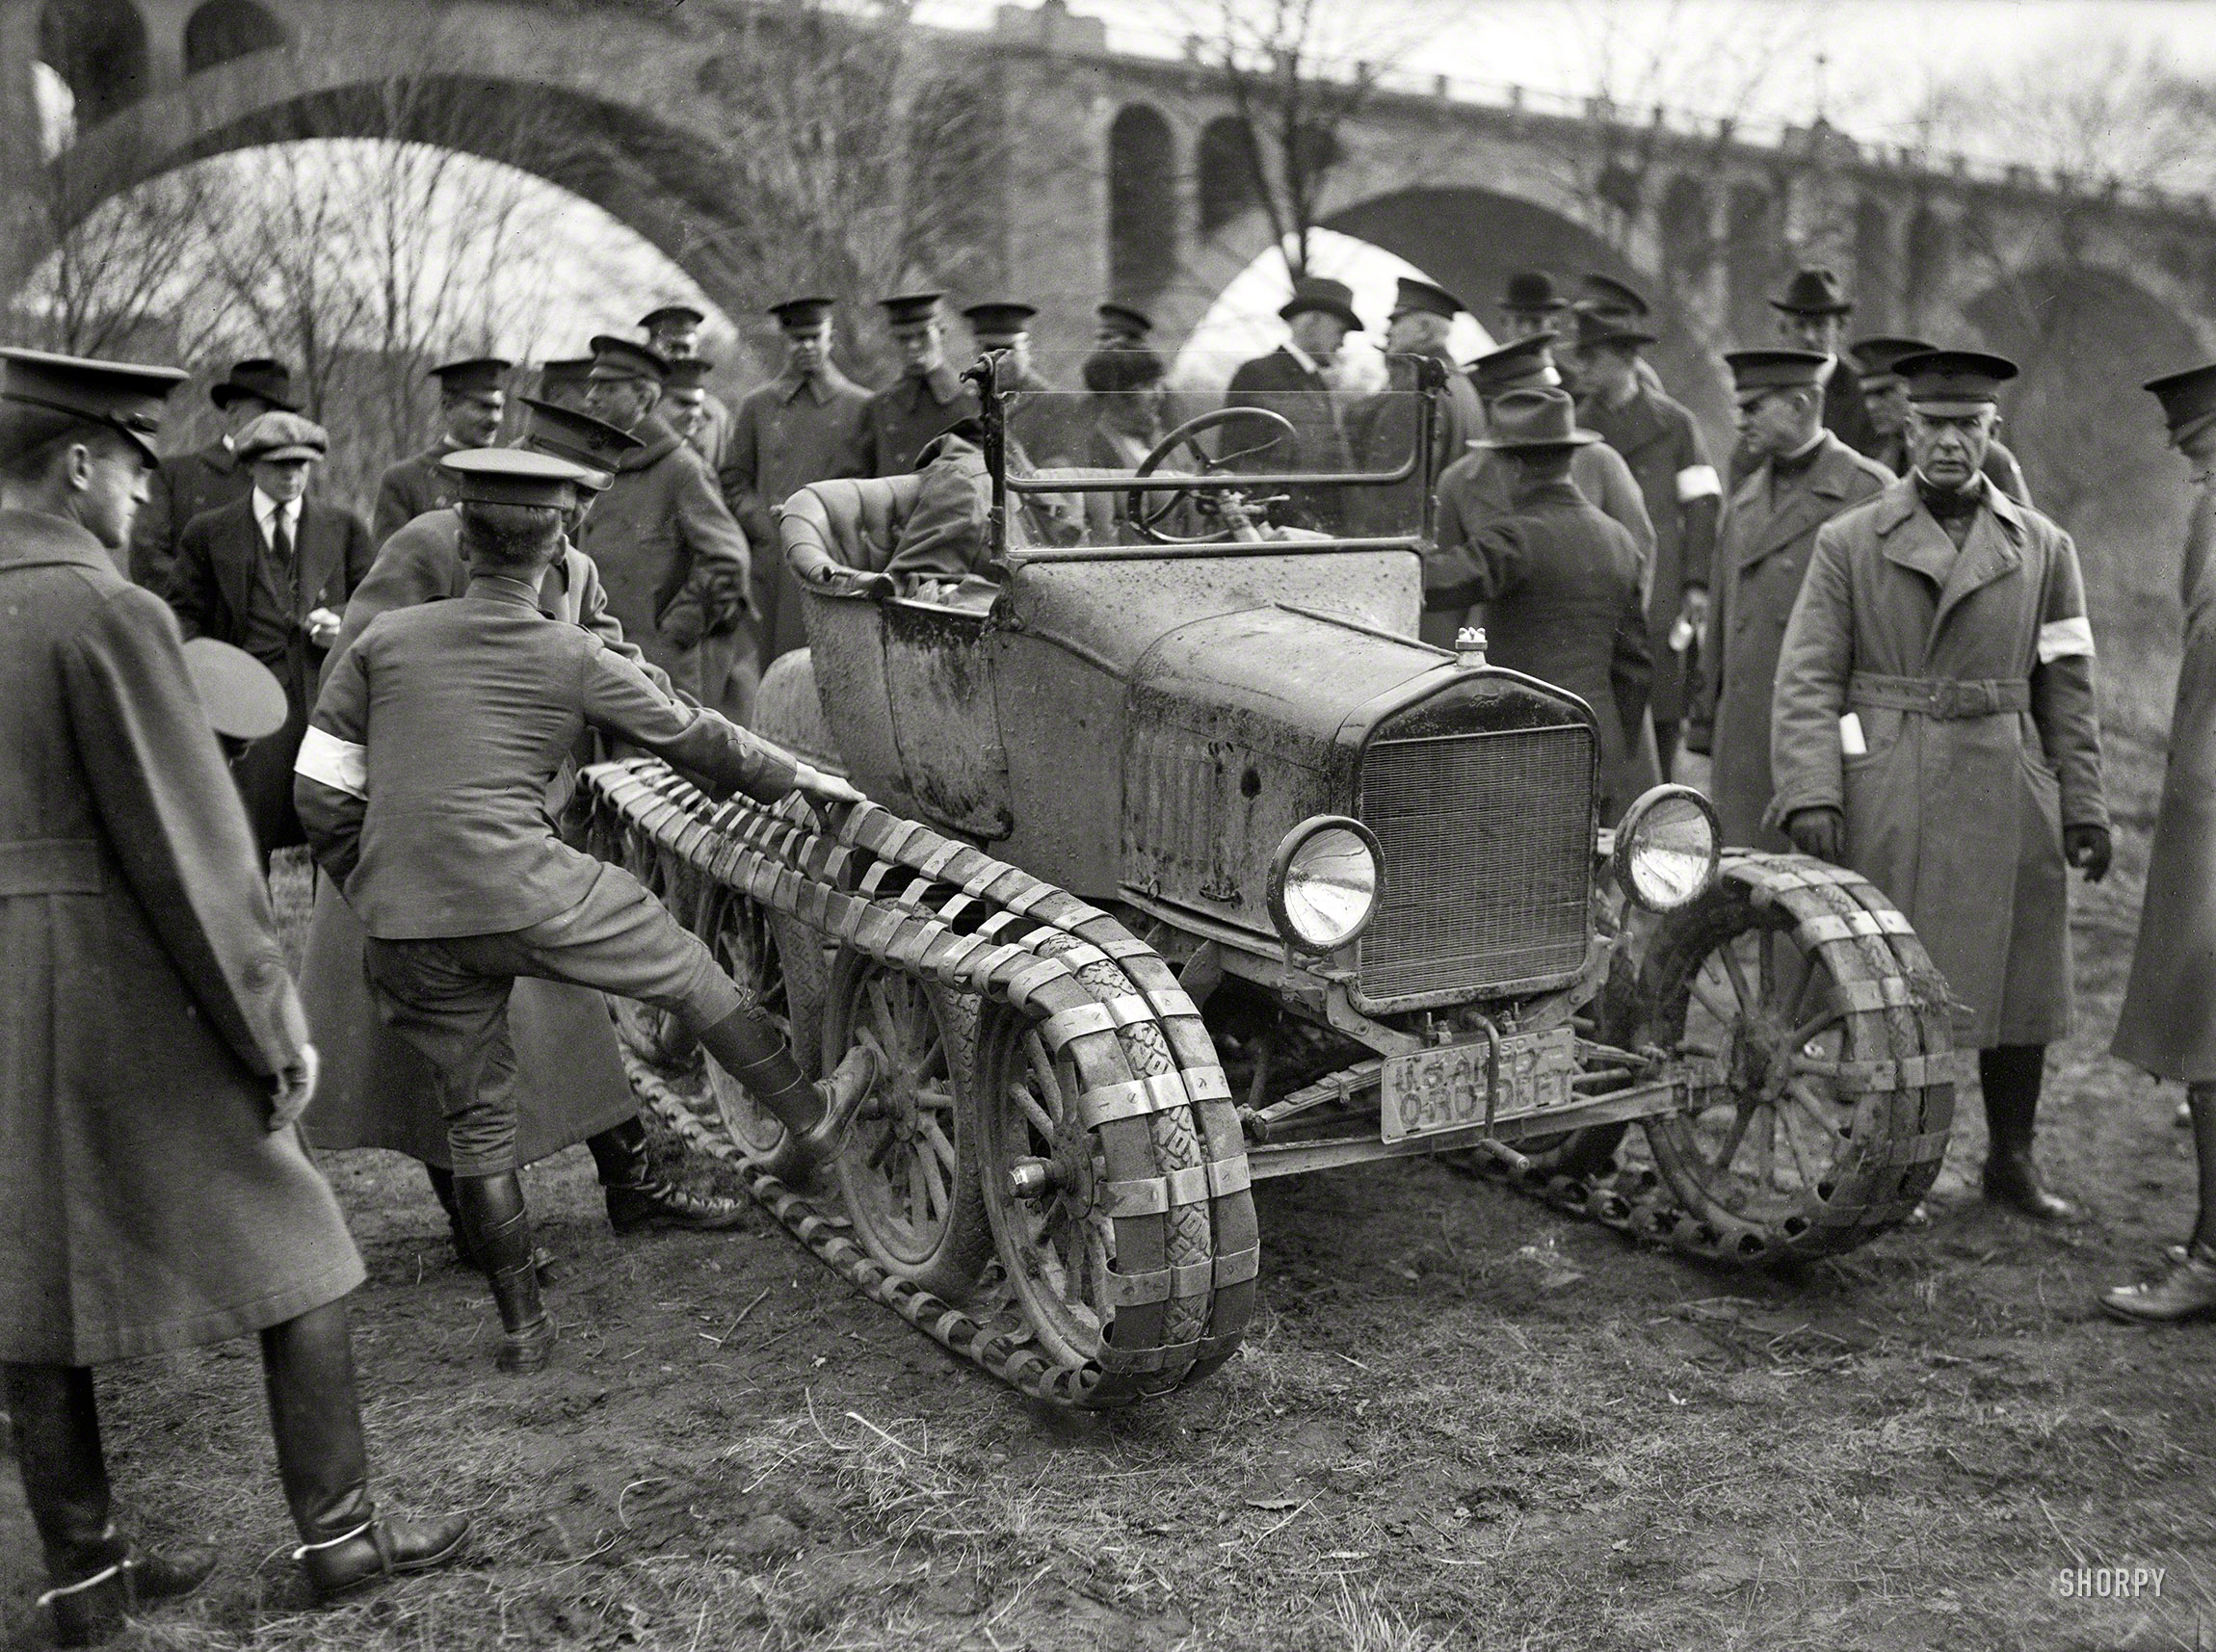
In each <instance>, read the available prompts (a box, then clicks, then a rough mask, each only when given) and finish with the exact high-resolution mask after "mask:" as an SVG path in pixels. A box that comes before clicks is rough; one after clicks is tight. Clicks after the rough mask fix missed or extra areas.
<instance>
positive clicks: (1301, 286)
mask: <svg viewBox="0 0 2216 1652" xmlns="http://www.w3.org/2000/svg"><path fill="white" fill-rule="evenodd" d="M1306 310H1320V311H1322V312H1323V313H1324V314H1325V315H1328V316H1336V317H1338V319H1339V320H1340V321H1342V322H1344V323H1345V324H1346V327H1347V330H1348V331H1349V332H1359V331H1361V330H1362V318H1361V317H1360V316H1359V315H1357V314H1356V313H1355V292H1354V289H1353V288H1352V287H1350V286H1348V285H1347V284H1346V283H1345V282H1344V281H1334V280H1332V278H1331V277H1330V276H1329V275H1303V276H1301V277H1300V278H1299V279H1298V280H1296V281H1295V282H1294V283H1293V296H1292V297H1291V298H1289V299H1287V300H1286V301H1285V302H1283V303H1282V304H1280V305H1279V306H1278V315H1279V318H1280V319H1282V320H1284V321H1291V320H1292V319H1293V317H1295V316H1297V315H1300V314H1301V313H1302V312H1303V311H1306Z"/></svg>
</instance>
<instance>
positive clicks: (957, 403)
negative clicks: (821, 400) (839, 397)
mask: <svg viewBox="0 0 2216 1652" xmlns="http://www.w3.org/2000/svg"><path fill="white" fill-rule="evenodd" d="M977 411H978V406H977V392H976V391H974V390H972V389H971V388H970V387H969V386H968V385H967V384H965V383H963V380H962V378H961V376H960V375H959V374H957V373H956V372H955V371H954V369H953V368H951V367H949V366H947V365H946V364H945V363H943V362H941V363H940V364H939V365H938V366H937V367H934V368H933V369H932V370H931V371H930V372H929V373H927V374H925V375H924V376H923V377H922V378H920V379H918V378H915V377H913V376H912V375H908V374H904V375H902V376H901V377H900V378H899V379H897V380H894V381H893V382H892V383H890V384H888V385H886V386H885V387H884V389H882V390H880V391H878V392H877V393H876V394H875V395H873V396H872V397H870V399H869V402H868V404H867V405H866V406H864V407H863V409H862V428H861V453H860V464H859V465H858V467H857V469H858V471H859V474H861V475H863V476H906V475H907V474H908V473H909V472H910V471H911V470H913V469H914V468H915V460H916V456H917V455H919V454H921V453H922V452H923V450H924V447H925V445H926V444H927V443H929V442H930V441H931V439H932V438H933V437H934V436H942V435H944V434H945V433H947V432H948V431H951V430H952V429H954V427H955V426H956V425H959V424H960V423H962V421H963V420H964V419H967V418H974V417H975V416H976V415H977ZM777 503H778V504H782V503H783V501H782V500H779V501H778V502H777Z"/></svg>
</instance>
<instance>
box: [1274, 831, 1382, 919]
mask: <svg viewBox="0 0 2216 1652" xmlns="http://www.w3.org/2000/svg"><path fill="white" fill-rule="evenodd" d="M1384 888H1385V862H1384V858H1383V856H1382V855H1380V853H1379V852H1378V840H1377V839H1376V838H1375V837H1374V836H1372V835H1371V834H1370V829H1369V827H1367V826H1363V825H1362V823H1361V822H1359V821H1357V820H1349V819H1348V818H1347V817H1346V816H1344V815H1318V816H1317V817H1316V818H1315V819H1313V820H1306V821H1303V822H1302V823H1301V824H1300V825H1299V826H1295V827H1293V829H1292V830H1291V831H1289V832H1287V833H1286V834H1285V840H1284V841H1283V842H1282V843H1280V844H1279V845H1278V856H1277V859H1276V860H1275V861H1274V862H1273V863H1272V864H1271V867H1270V920H1271V922H1273V923H1275V924H1276V925H1277V926H1278V932H1279V934H1281V935H1283V936H1284V937H1285V939H1286V940H1288V941H1290V942H1292V943H1293V945H1294V946H1296V947H1299V948H1300V949H1301V950H1302V951H1303V952H1311V953H1328V952H1334V951H1336V950H1337V949H1338V948H1340V947H1343V946H1345V945H1346V944H1347V942H1349V941H1351V940H1353V939H1354V938H1355V937H1356V936H1357V935H1359V934H1360V933H1361V932H1362V931H1364V930H1365V929H1367V928H1368V927H1369V921H1370V919H1371V917H1372V916H1374V915H1375V914H1376V912H1377V905H1378V898H1379V896H1380V895H1381V894H1382V893H1383V892H1384Z"/></svg>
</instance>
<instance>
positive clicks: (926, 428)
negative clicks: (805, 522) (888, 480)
mask: <svg viewBox="0 0 2216 1652" xmlns="http://www.w3.org/2000/svg"><path fill="white" fill-rule="evenodd" d="M977 411H978V407H977V395H976V392H974V391H973V390H971V389H970V387H969V386H968V385H967V384H964V383H963V381H962V380H961V378H960V377H959V376H958V375H957V374H956V373H955V371H954V369H953V368H951V367H949V366H947V365H946V364H945V363H944V362H941V363H939V365H938V366H937V367H934V368H933V369H932V370H931V371H930V372H929V373H926V374H924V375H923V376H922V377H921V378H917V377H915V376H913V375H911V374H903V375H902V376H901V378H900V379H899V380H897V381H896V382H894V383H892V384H888V385H886V386H885V387H884V389H883V390H880V391H878V392H877V393H876V394H875V395H873V396H872V397H870V399H869V403H868V406H867V407H866V408H865V409H864V411H863V415H862V430H861V450H860V453H859V455H858V463H857V467H856V468H857V473H858V474H859V475H862V476H906V475H907V474H908V473H909V472H910V471H911V470H913V469H914V468H915V460H916V456H917V455H919V454H921V453H922V452H923V450H924V447H925V445H926V444H927V443H929V442H930V441H931V439H932V438H933V437H934V436H941V435H944V434H945V433H947V432H948V431H950V430H952V429H954V427H955V426H956V425H958V424H960V423H961V422H962V421H963V420H964V419H966V418H971V417H973V416H975V414H976V413H977Z"/></svg>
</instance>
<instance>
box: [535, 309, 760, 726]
mask: <svg viewBox="0 0 2216 1652" xmlns="http://www.w3.org/2000/svg"><path fill="white" fill-rule="evenodd" d="M669 377H670V364H669V362H668V361H667V360H666V359H665V358H664V357H662V356H661V355H660V354H656V353H655V352H654V351H651V350H648V349H647V348H646V346H645V345H641V344H634V343H632V342H631V341H630V340H629V339H626V338H614V337H609V336H605V335H603V336H601V337H598V338H595V339H594V341H593V380H592V394H591V397H590V403H589V406H588V408H587V410H588V411H589V412H590V413H592V414H593V416H594V417H595V418H597V419H600V420H602V421H604V422H605V423H608V424H611V425H614V426H615V427H616V428H617V429H618V430H621V431H626V432H628V433H631V434H632V435H635V436H637V437H638V438H639V440H640V442H641V443H642V444H643V445H642V446H640V447H639V448H637V449H635V450H633V451H631V452H627V453H624V454H623V455H621V456H620V458H619V459H617V461H616V468H615V481H614V483H613V485H611V486H610V487H609V488H608V491H607V492H606V493H604V494H602V495H601V497H600V501H599V503H598V504H597V505H596V506H595V507H594V511H593V513H592V515H591V516H589V517H588V518H587V519H586V521H585V523H584V526H583V528H582V529H581V530H580V537H579V540H578V545H579V548H580V549H582V550H583V551H585V552H586V554H587V555H589V556H591V557H592V559H593V561H594V563H595V564H598V566H599V569H600V578H601V581H602V583H603V584H604V585H605V586H606V587H607V590H608V606H609V607H610V609H612V610H613V611H614V613H615V616H616V617H617V619H618V620H619V621H620V622H621V624H622V627H623V634H624V635H625V636H626V637H628V638H630V639H631V641H632V642H636V643H638V644H639V646H640V647H641V648H642V649H644V650H645V651H646V658H647V659H649V660H651V661H653V662H654V664H655V665H657V666H659V667H661V668H662V669H663V670H665V671H667V672H669V674H670V680H671V681H672V682H673V683H674V684H676V686H677V687H678V688H679V689H681V690H683V691H684V692H685V693H686V694H688V695H692V696H693V697H694V698H695V699H697V700H699V702H700V703H701V704H703V705H725V704H727V705H729V707H730V709H732V710H734V711H737V710H743V709H744V703H745V701H746V699H747V698H748V697H749V695H751V694H752V687H753V682H754V673H753V669H752V643H753V639H752V636H750V635H749V634H748V633H747V631H746V629H745V621H746V616H747V613H748V610H749V607H750V600H749V597H748V594H747V582H748V579H749V577H750V575H751V571H752V556H751V553H750V550H749V547H748V544H747V536H746V534H745V532H744V531H743V530H742V529H741V528H740V527H739V525H738V523H736V522H735V521H733V520H732V519H731V513H730V511H729V509H728V508H727V507H726V506H725V504H724V496H723V491H722V489H721V488H720V487H718V486H717V485H716V479H715V476H714V474H713V473H712V472H711V471H710V470H709V469H708V466H707V461H706V460H704V459H701V458H700V456H699V454H698V453H697V452H695V451H694V450H693V449H692V448H691V447H689V446H687V445H686V443H685V439H684V438H683V437H682V436H680V435H678V434H677V433H676V432H675V431H673V430H672V429H671V428H670V426H669V424H668V423H667V421H665V420H664V419H663V418H662V417H661V416H660V407H661V403H662V394H663V388H664V386H665V385H666V384H667V383H668V381H669ZM726 696H728V697H727V698H726Z"/></svg>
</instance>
